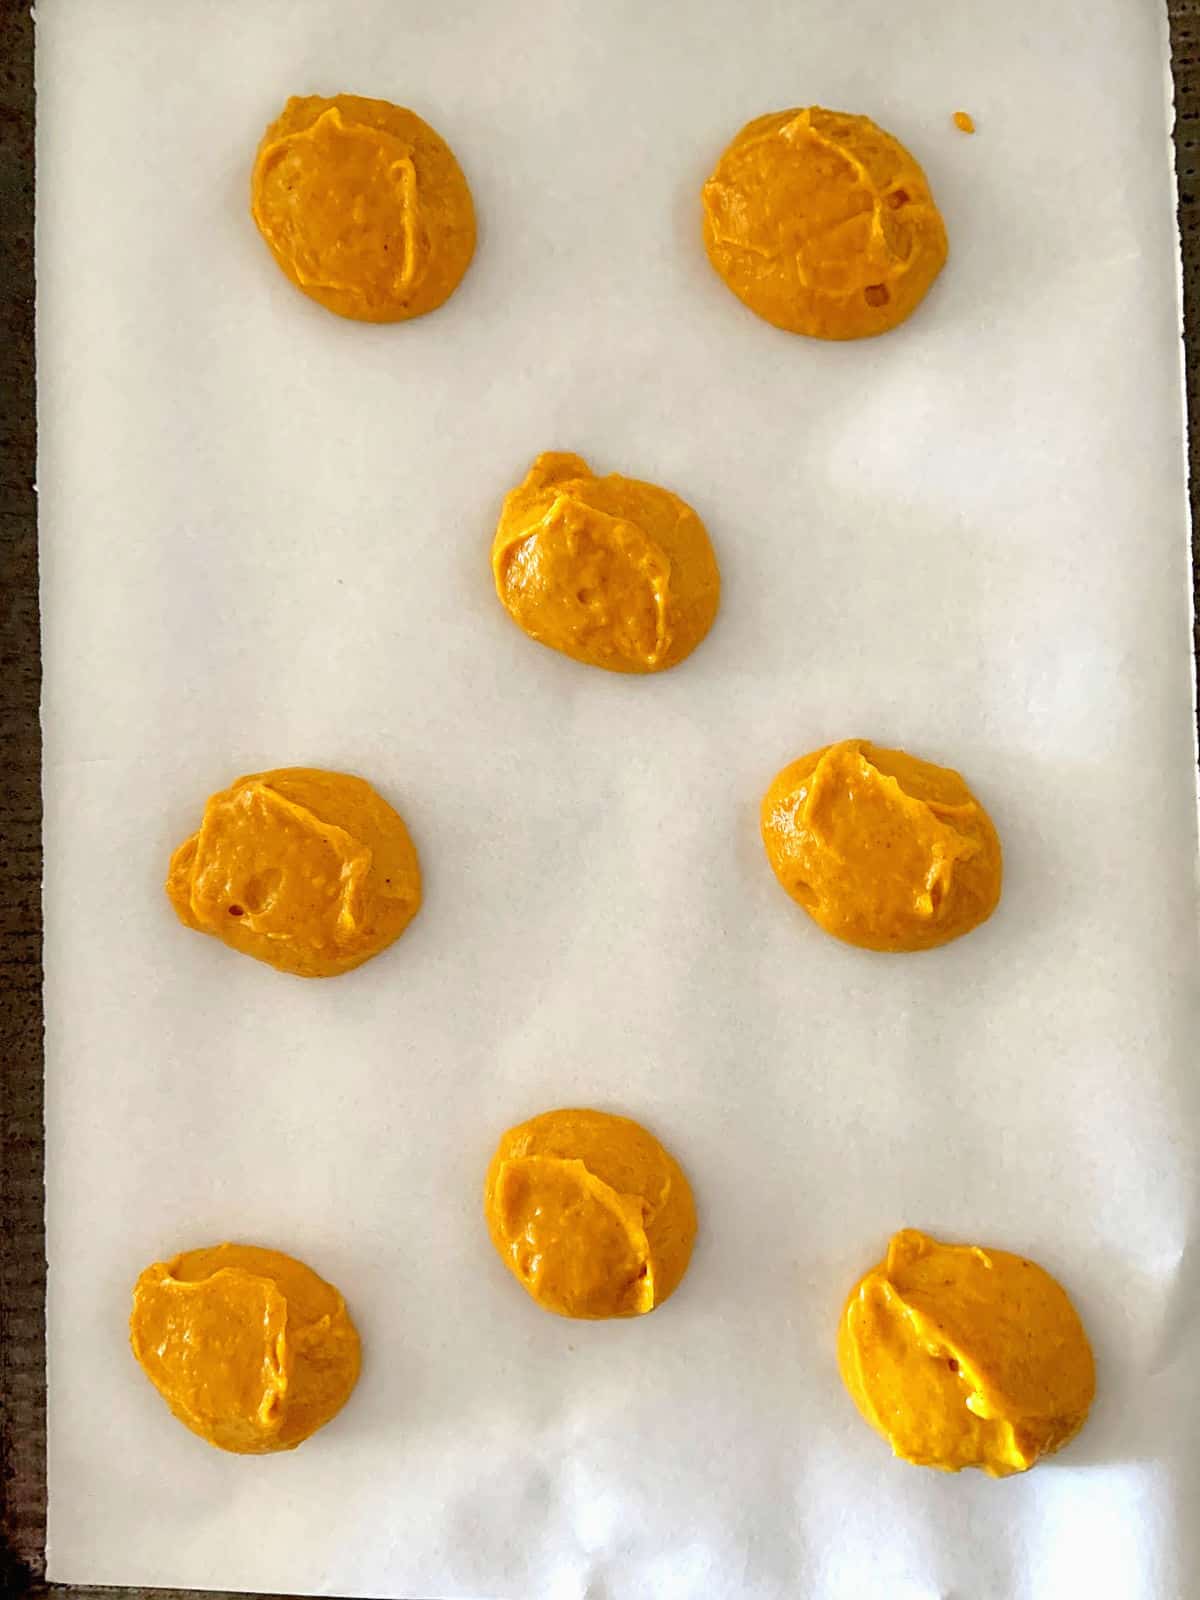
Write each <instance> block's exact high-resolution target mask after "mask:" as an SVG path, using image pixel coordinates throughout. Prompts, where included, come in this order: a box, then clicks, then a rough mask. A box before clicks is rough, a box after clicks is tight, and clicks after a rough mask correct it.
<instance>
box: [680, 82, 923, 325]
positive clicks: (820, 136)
mask: <svg viewBox="0 0 1200 1600" xmlns="http://www.w3.org/2000/svg"><path fill="white" fill-rule="evenodd" d="M703 202H704V248H705V249H706V250H707V251H708V259H709V260H710V261H711V262H712V264H713V266H714V267H715V268H716V270H717V272H718V273H719V274H720V275H721V277H722V278H724V280H725V282H726V283H727V284H728V286H729V287H730V288H731V289H732V290H733V292H734V294H736V295H737V297H738V299H739V300H741V301H742V302H743V303H744V304H746V305H748V306H749V307H750V309H751V311H754V312H757V314H758V315H759V316H760V317H763V318H764V319H765V320H766V321H767V322H773V323H774V324H775V326H776V327H778V328H786V329H787V330H788V332H790V333H807V334H810V335H811V336H812V337H813V338H816V339H863V338H866V337H868V336H869V335H871V334H876V333H886V332H887V331H888V329H889V328H894V327H896V325H897V324H898V323H901V322H903V321H904V319H905V318H906V317H908V316H910V315H911V314H912V312H914V311H915V310H916V308H917V306H918V305H920V303H921V301H922V300H923V299H924V298H925V295H926V293H927V291H928V289H929V286H930V284H931V283H932V282H933V280H934V279H935V278H936V277H937V275H938V273H939V272H940V271H941V270H942V266H943V264H944V263H945V260H946V229H945V226H944V224H943V222H942V218H941V213H940V212H939V211H938V208H937V206H936V205H935V204H934V202H933V196H932V195H931V194H930V192H929V184H928V183H927V182H926V179H925V174H924V173H923V172H922V171H921V169H920V167H919V166H918V165H917V163H916V161H914V159H913V158H912V156H911V155H909V153H908V151H907V150H906V149H905V148H904V146H903V145H902V144H900V143H899V142H898V141H897V140H895V139H893V138H892V136H891V134H889V133H885V132H884V131H883V129H882V128H877V127H876V126H875V124H874V123H873V122H872V121H871V120H870V119H869V118H867V117H855V116H851V115H849V114H848V113H847V112H844V111H823V110H822V109H821V107H820V106H810V107H808V108H807V109H806V110H793V111H775V112H772V113H771V114H770V115H768V116H765V117H757V118H756V119H755V120H754V121H753V122H749V123H747V124H746V126H745V127H744V128H743V129H742V131H741V132H740V133H739V134H738V136H737V138H736V139H734V141H733V143H732V144H731V145H730V146H729V147H728V149H727V150H726V151H725V153H724V155H722V157H721V159H720V161H718V162H717V165H716V168H715V169H714V171H713V174H712V177H711V178H709V180H708V182H707V183H706V184H705V185H704V190H703Z"/></svg>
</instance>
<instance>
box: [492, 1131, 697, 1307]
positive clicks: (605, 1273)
mask: <svg viewBox="0 0 1200 1600" xmlns="http://www.w3.org/2000/svg"><path fill="white" fill-rule="evenodd" d="M483 1210H484V1215H485V1217H486V1218H487V1225H488V1229H489V1231H490V1232H491V1236H492V1243H493V1244H494V1245H495V1247H496V1249H497V1251H498V1252H499V1255H500V1259H501V1260H502V1261H503V1262H504V1265H505V1266H506V1267H507V1268H508V1270H509V1271H510V1272H511V1273H512V1274H513V1276H514V1277H515V1278H516V1280H517V1282H518V1283H519V1284H520V1285H521V1287H522V1288H523V1289H525V1290H527V1291H528V1293H529V1294H531V1295H532V1296H533V1298H534V1299H535V1300H536V1301H537V1303H538V1305H540V1306H543V1307H544V1308H545V1309H546V1310H547V1311H553V1312H555V1313H556V1314H557V1315H558V1316H560V1317H589V1318H599V1317H635V1316H640V1315H641V1314H642V1313H643V1312H646V1311H653V1310H654V1309H655V1308H656V1307H657V1306H660V1305H661V1304H662V1303H663V1301H664V1300H665V1299H666V1298H667V1297H668V1295H671V1294H673V1293H674V1291H675V1290H676V1289H677V1288H678V1286H679V1283H680V1281H681V1279H682V1278H683V1275H684V1273H685V1272H686V1271H687V1265H688V1261H689V1259H690V1257H691V1254H692V1244H693V1242H694V1240H695V1237H696V1207H695V1204H694V1202H693V1200H692V1191H691V1187H690V1186H689V1184H688V1181H687V1179H686V1178H685V1177H684V1175H683V1171H682V1169H681V1168H680V1166H679V1163H678V1162H677V1161H676V1160H675V1159H674V1157H673V1156H671V1155H670V1154H669V1153H668V1152H667V1151H666V1150H664V1149H663V1147H662V1145H661V1144H659V1142H658V1140H657V1139H656V1138H655V1137H654V1135H653V1134H651V1133H647V1131H646V1129H645V1128H643V1127H640V1126H639V1125H638V1124H637V1123H636V1122H631V1121H630V1120H629V1119H628V1118H627V1117H615V1116H611V1115H609V1113H607V1112H605V1111H571V1110H567V1111H546V1112H543V1114H542V1115H541V1116H540V1117H534V1118H532V1120H531V1121H529V1122H522V1123H521V1124H520V1125H519V1126H518V1127H515V1128H510V1129H509V1130H508V1132H507V1133H506V1134H505V1135H504V1137H503V1138H502V1139H501V1140H500V1146H499V1149H498V1150H497V1151H496V1154H495V1156H494V1157H493V1158H492V1164H491V1166H490V1167H489V1168H488V1173H487V1182H486V1184H485V1186H484V1197H483Z"/></svg>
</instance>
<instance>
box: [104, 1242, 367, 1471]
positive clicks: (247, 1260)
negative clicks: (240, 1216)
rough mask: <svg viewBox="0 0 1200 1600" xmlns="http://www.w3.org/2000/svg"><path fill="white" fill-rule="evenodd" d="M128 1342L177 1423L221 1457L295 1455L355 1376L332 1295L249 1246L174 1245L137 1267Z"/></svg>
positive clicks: (352, 1351) (344, 1317)
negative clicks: (178, 1248)
mask: <svg viewBox="0 0 1200 1600" xmlns="http://www.w3.org/2000/svg"><path fill="white" fill-rule="evenodd" d="M129 1339H130V1343H131V1345H132V1346H133V1353H134V1355H135V1356H136V1357H137V1359H138V1361H139V1362H140V1363H141V1366H142V1370H143V1371H144V1372H145V1374H146V1376H147V1377H148V1378H149V1379H150V1381H151V1383H152V1384H153V1385H154V1387H155V1388H156V1389H157V1390H158V1392H159V1393H160V1394H161V1395H162V1397H163V1399H164V1400H165V1401H166V1402H167V1404H168V1405H169V1406H170V1408H171V1410H172V1411H173V1412H174V1413H175V1415H176V1416H177V1417H178V1418H179V1420H180V1422H182V1423H183V1424H184V1426H185V1427H188V1428H190V1429H191V1430H192V1432H193V1433H197V1434H199V1435H200V1437H201V1438H202V1439H207V1441H208V1442H209V1444H213V1445H216V1446H217V1447H218V1448H219V1449H221V1450H232V1451H234V1452H235V1453H236V1454H238V1455H264V1454H267V1453H269V1452H272V1451H276V1450H294V1449H295V1447H296V1446H297V1445H298V1444H301V1443H302V1442H303V1441H304V1440H305V1439H307V1438H308V1437H309V1435H310V1434H313V1433H315V1432H316V1430H317V1429H318V1428H320V1427H322V1426H324V1424H325V1423H326V1422H328V1421H329V1419H330V1418H331V1417H332V1416H334V1415H335V1414H336V1413H337V1412H338V1411H340V1410H341V1408H342V1406H343V1405H344V1404H345V1403H346V1401H347V1399H348V1398H349V1396H350V1392H351V1390H352V1389H353V1388H354V1385H355V1384H356V1383H357V1381H358V1371H359V1365H360V1352H359V1341H358V1334H357V1332H356V1331H355V1327H354V1324H353V1323H352V1322H351V1320H350V1315H349V1313H348V1312H347V1310H346V1304H345V1301H344V1300H343V1299H342V1297H341V1295H340V1294H339V1293H338V1292H337V1290H336V1289H335V1288H333V1287H332V1286H331V1285H330V1284H328V1283H326V1282H325V1281H324V1279H322V1278H319V1277H318V1276H317V1274H316V1273H315V1272H313V1271H312V1269H311V1268H309V1267H306V1266H305V1265H304V1263H303V1262H301V1261H296V1260H293V1258H292V1257H291V1256H285V1255H282V1254H281V1253H280V1252H279V1251H278V1250H266V1249H263V1248H261V1247H260V1246H258V1245H246V1244H219V1245H214V1246H211V1247H208V1248H206V1249H202V1250H185V1251H183V1252H182V1253H181V1254H180V1255H177V1256H175V1257H173V1258H172V1259H171V1260H170V1261H158V1262H156V1263H155V1264H154V1265H153V1266H152V1267H147V1268H146V1270H145V1272H143V1273H142V1275H141V1277H140V1278H139V1279H138V1281H137V1283H136V1285H135V1286H134V1291H133V1312H132V1314H131V1316H130V1319H129Z"/></svg>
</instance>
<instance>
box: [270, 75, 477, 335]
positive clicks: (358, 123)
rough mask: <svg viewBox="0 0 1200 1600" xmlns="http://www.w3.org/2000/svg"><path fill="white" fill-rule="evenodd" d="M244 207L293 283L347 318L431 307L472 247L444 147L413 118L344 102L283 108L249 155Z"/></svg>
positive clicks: (460, 179)
mask: <svg viewBox="0 0 1200 1600" xmlns="http://www.w3.org/2000/svg"><path fill="white" fill-rule="evenodd" d="M250 210H251V214H252V216H253V217H254V221H255V223H256V224H257V226H258V231H259V232H260V233H261V234H262V236H263V238H264V239H265V240H266V242H267V244H268V245H269V246H270V249H271V253H272V255H273V256H274V257H275V260H276V261H277V262H278V263H279V266H280V267H281V268H282V270H283V271H284V273H286V275H287V276H288V277H289V278H290V279H291V281H292V282H293V283H294V284H295V285H296V287H297V288H298V289H301V290H302V291H303V292H304V293H305V294H306V295H308V296H309V298H310V299H313V300H316V301H319V303H320V304H321V305H323V306H325V307H326V308H327V309H328V310H330V311H335V312H337V314H338V316H341V317H351V318H353V319H354V320H355V321H359V322H402V321H405V320H407V319H408V318H409V317H419V316H422V315H423V314H424V313H425V312H427V311H433V310H435V309H436V308H437V307H438V306H440V305H441V304H442V302H443V301H444V300H447V299H448V298H449V297H450V295H451V294H453V292H454V290H455V289H456V288H457V287H458V284H459V282H460V281H461V279H462V276H463V274H464V273H465V272H466V270H467V267H468V266H469V265H470V261H471V256H472V254H473V253H474V250H475V208H474V206H473V205H472V202H471V191H470V189H469V188H468V187H467V180H466V178H465V177H464V176H463V173H462V169H461V167H460V166H459V164H458V162H457V161H456V160H455V159H454V154H453V152H452V151H451V150H450V148H449V146H448V145H447V144H446V143H445V142H444V141H443V140H442V139H441V138H440V137H439V136H438V135H437V134H436V133H435V132H434V130H433V129H432V128H431V127H430V126H429V124H428V123H426V122H422V120H421V118H420V117H418V116H417V115H416V113H415V112H412V111H407V110H405V108H404V107H403V106H395V105H392V104H391V103H390V102H389V101H387V100H366V99H364V98H363V97H362V96H361V95H356V94H339V95H334V96H333V98H332V99H325V98H324V97H323V96H321V95H306V96H303V97H300V98H295V97H294V98H292V99H291V100H289V101H288V103H287V105H286V106H285V107H284V109H283V113H282V115H281V116H279V117H278V118H277V119H276V121H274V122H273V123H272V124H271V126H270V127H269V128H268V129H267V131H266V133H265V134H264V135H263V138H262V143H261V144H260V145H259V147H258V155H257V157H256V159H255V162H254V174H253V177H252V179H251V184H250Z"/></svg>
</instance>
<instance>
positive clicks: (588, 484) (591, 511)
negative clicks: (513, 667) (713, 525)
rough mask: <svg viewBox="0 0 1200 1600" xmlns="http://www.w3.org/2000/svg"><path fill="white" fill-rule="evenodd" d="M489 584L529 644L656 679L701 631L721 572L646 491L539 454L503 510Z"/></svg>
mask: <svg viewBox="0 0 1200 1600" xmlns="http://www.w3.org/2000/svg"><path fill="white" fill-rule="evenodd" d="M492 575H493V578H494V580H495V584H496V593H497V594H498V595H499V597H500V600H501V602H502V603H503V605H504V607H505V609H506V610H507V611H508V614H509V615H510V616H511V617H512V619H513V621H514V622H515V623H516V624H517V626H518V627H519V628H522V629H524V631H525V632H526V633H527V634H528V635H529V636H530V638H531V639H536V640H537V641H538V643H539V644H544V645H548V646H549V647H550V648H551V649H552V650H559V651H561V652H562V653H563V655H567V656H570V657H572V659H573V660H575V661H582V662H585V663H586V664H587V665H589V666H593V667H605V668H607V669H608V670H609V671H610V672H634V673H649V672H663V671H665V670H666V669H667V668H668V667H673V666H676V665H677V664H678V663H679V662H680V661H682V660H683V659H684V658H685V657H686V656H689V655H690V654H691V653H692V651H693V650H694V649H695V648H696V646H697V645H698V644H699V643H700V641H701V640H702V639H703V638H704V636H705V635H706V634H707V633H708V630H709V629H710V628H711V627H712V624H713V619H714V617H715V616H716V614H717V607H718V605H719V603H720V598H721V574H720V572H719V571H718V568H717V558H716V556H715V555H714V554H713V548H712V545H711V543H710V542H709V537H708V533H707V531H706V529H705V527H704V524H703V523H702V522H701V520H700V518H699V517H698V516H697V515H696V513H695V512H694V511H693V510H692V508H691V506H689V505H687V504H686V503H685V502H684V501H683V500H681V499H680V498H679V496H678V495H675V494H672V493H671V491H670V490H669V489H661V488H659V487H658V485H657V484H653V483H642V482H640V481H639V480H638V479H636V478H625V477H622V476H621V475H620V474H619V473H615V472H614V473H610V474H609V475H608V476H607V477H605V478H598V477H597V476H596V474H595V473H594V472H593V471H592V470H591V468H590V467H589V466H588V464H587V462H586V461H585V460H584V459H583V457H582V456H577V455H571V454H568V453H566V452H562V451H549V452H547V453H546V454H544V455H540V456H538V458H537V460H536V461H535V462H534V463H533V466H532V467H531V468H530V469H529V473H528V475H527V476H526V478H525V481H524V482H523V483H522V484H520V485H518V487H517V488H515V489H513V490H512V491H511V492H510V493H509V495H508V496H507V497H506V499H505V501H504V507H503V510H502V511H501V514H500V522H499V526H498V527H497V529H496V535H495V538H494V540H493V541H492Z"/></svg>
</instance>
